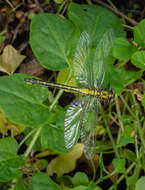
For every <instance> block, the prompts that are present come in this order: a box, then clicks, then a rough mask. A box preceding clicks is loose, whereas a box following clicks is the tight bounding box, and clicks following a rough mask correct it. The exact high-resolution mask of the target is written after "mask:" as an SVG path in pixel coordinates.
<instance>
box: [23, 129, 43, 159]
mask: <svg viewBox="0 0 145 190" xmlns="http://www.w3.org/2000/svg"><path fill="white" fill-rule="evenodd" d="M41 129H42V126H41V127H39V128H38V129H37V131H36V133H35V135H34V137H33V139H32V141H31V143H30V144H29V146H28V148H27V150H26V152H25V154H24V158H27V157H28V155H29V153H30V152H31V150H32V148H33V146H34V144H35V142H36V140H37V139H38V137H39V134H40V132H41Z"/></svg>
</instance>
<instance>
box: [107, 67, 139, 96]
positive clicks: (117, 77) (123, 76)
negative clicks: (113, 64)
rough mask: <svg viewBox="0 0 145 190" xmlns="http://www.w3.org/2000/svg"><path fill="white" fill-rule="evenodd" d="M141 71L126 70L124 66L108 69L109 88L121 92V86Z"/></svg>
mask: <svg viewBox="0 0 145 190" xmlns="http://www.w3.org/2000/svg"><path fill="white" fill-rule="evenodd" d="M142 73H143V71H128V70H126V69H125V68H124V67H120V68H112V69H111V71H110V84H111V88H113V89H114V90H115V92H117V93H121V92H122V91H123V88H124V87H126V86H127V85H129V84H131V83H133V82H134V81H136V80H137V79H139V78H140V77H141V76H142Z"/></svg>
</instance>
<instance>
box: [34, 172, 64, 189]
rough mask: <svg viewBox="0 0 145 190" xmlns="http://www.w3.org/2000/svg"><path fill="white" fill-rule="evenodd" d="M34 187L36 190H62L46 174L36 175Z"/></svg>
mask: <svg viewBox="0 0 145 190" xmlns="http://www.w3.org/2000/svg"><path fill="white" fill-rule="evenodd" d="M32 187H33V189H35V190H61V189H60V187H59V186H58V185H57V184H56V183H55V182H54V181H52V179H50V178H49V177H48V175H47V174H46V173H42V172H40V173H36V174H34V175H33V176H32Z"/></svg>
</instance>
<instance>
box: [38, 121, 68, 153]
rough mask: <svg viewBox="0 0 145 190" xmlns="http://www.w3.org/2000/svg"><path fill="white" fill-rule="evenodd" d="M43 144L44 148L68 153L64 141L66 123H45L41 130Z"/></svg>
mask: <svg viewBox="0 0 145 190" xmlns="http://www.w3.org/2000/svg"><path fill="white" fill-rule="evenodd" d="M41 144H42V147H43V148H44V149H46V148H48V149H50V150H52V151H54V152H57V153H62V154H63V153H67V152H68V150H67V149H66V147H65V143H64V125H62V126H61V125H56V126H55V125H51V124H46V125H44V127H43V129H42V131H41Z"/></svg>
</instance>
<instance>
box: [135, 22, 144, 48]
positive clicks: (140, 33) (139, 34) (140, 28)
mask: <svg viewBox="0 0 145 190" xmlns="http://www.w3.org/2000/svg"><path fill="white" fill-rule="evenodd" d="M144 36H145V19H143V20H141V22H140V23H139V24H138V25H137V26H136V27H135V30H134V40H135V42H136V43H137V44H138V45H140V46H141V47H143V48H145V38H144Z"/></svg>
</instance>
